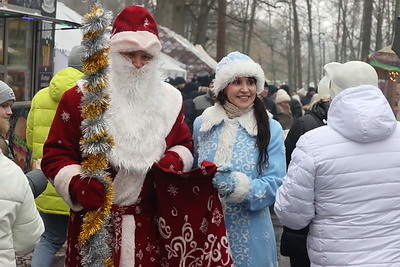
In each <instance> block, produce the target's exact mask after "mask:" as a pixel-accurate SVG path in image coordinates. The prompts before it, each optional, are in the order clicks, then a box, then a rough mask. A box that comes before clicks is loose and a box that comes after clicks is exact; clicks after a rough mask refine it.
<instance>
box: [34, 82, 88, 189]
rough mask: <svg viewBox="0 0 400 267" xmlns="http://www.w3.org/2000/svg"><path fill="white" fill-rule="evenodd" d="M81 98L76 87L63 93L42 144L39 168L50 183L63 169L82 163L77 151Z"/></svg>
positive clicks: (79, 132) (80, 119) (79, 133)
mask: <svg viewBox="0 0 400 267" xmlns="http://www.w3.org/2000/svg"><path fill="white" fill-rule="evenodd" d="M81 98H82V93H81V92H79V91H78V88H77V87H76V86H75V87H73V88H72V89H70V90H68V91H66V92H65V93H64V95H63V97H62V98H61V100H60V103H59V105H58V108H57V111H56V114H55V117H54V120H53V123H52V125H51V128H50V132H49V135H48V138H47V140H46V142H45V143H44V147H43V159H42V162H41V168H42V170H43V172H44V173H45V175H46V176H47V177H48V178H49V179H51V180H52V181H54V177H55V176H56V175H57V174H58V172H59V171H60V170H61V169H62V168H63V167H65V166H68V165H73V164H78V165H79V164H80V162H81V161H82V158H81V153H80V150H79V140H80V138H81V136H82V134H81V129H80V127H81V121H82V116H81V112H80V105H81Z"/></svg>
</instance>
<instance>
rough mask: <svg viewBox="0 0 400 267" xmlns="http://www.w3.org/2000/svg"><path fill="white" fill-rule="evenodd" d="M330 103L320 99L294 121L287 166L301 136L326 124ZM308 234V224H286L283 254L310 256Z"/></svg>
mask: <svg viewBox="0 0 400 267" xmlns="http://www.w3.org/2000/svg"><path fill="white" fill-rule="evenodd" d="M329 104H330V103H329V101H324V100H320V101H319V102H317V103H315V104H314V105H313V106H312V108H311V110H309V111H307V112H306V114H305V115H304V116H302V117H300V118H298V119H296V120H295V121H294V123H293V125H292V127H291V128H290V131H289V133H288V135H287V137H286V139H285V147H286V163H287V166H289V163H290V160H291V157H292V152H293V150H294V149H295V148H296V143H297V141H298V140H299V138H300V136H302V135H303V134H304V133H306V132H308V131H310V130H312V129H315V128H317V127H320V126H324V125H326V120H327V115H328V108H329ZM307 234H308V226H307V227H305V228H303V229H300V230H292V229H290V228H287V227H285V226H284V227H283V232H282V236H281V246H280V251H281V254H282V255H283V256H289V257H290V256H294V255H301V256H303V257H304V258H308V255H307V245H306V242H307Z"/></svg>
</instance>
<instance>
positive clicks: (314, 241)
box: [274, 61, 400, 266]
mask: <svg viewBox="0 0 400 267" xmlns="http://www.w3.org/2000/svg"><path fill="white" fill-rule="evenodd" d="M326 71H327V76H328V77H329V78H330V79H331V81H330V91H331V96H332V97H333V100H332V103H331V105H330V108H329V111H328V120H327V126H322V127H319V128H316V129H314V130H311V131H309V132H307V133H305V134H304V135H303V136H301V137H300V139H299V141H298V142H297V144H296V148H295V150H294V151H293V154H292V160H291V162H290V165H289V168H288V172H287V175H286V177H285V179H284V181H283V184H282V186H281V187H280V188H279V189H278V192H277V197H276V203H275V207H274V210H275V212H276V214H277V216H278V218H279V220H280V222H281V223H282V224H283V225H285V226H286V227H289V228H292V229H301V228H303V227H305V226H307V225H308V224H310V231H309V233H308V237H307V250H308V255H309V257H310V261H311V266H400V253H399V252H400V242H399V240H400V193H399V192H400V160H399V159H400V127H399V122H397V121H396V118H395V117H394V114H393V111H392V110H391V107H390V105H389V103H388V101H387V100H386V98H385V96H384V95H383V93H382V91H381V90H380V89H379V88H377V83H378V77H377V74H376V72H375V70H374V69H373V68H372V67H371V66H370V65H368V64H367V63H364V62H360V61H352V62H348V63H345V64H343V65H342V66H340V67H338V68H337V69H336V70H335V71H333V72H331V73H329V71H328V70H326ZM363 82H364V83H365V84H367V85H359V86H355V85H357V84H356V83H363ZM352 86H355V87H352ZM343 89H345V90H343Z"/></svg>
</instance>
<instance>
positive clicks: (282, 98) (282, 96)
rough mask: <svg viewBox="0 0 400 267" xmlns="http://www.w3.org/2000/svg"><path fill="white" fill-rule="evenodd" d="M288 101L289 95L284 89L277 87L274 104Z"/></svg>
mask: <svg viewBox="0 0 400 267" xmlns="http://www.w3.org/2000/svg"><path fill="white" fill-rule="evenodd" d="M289 101H290V96H289V95H288V93H287V92H286V91H285V90H283V89H279V90H278V92H276V98H275V103H276V104H279V103H282V102H289Z"/></svg>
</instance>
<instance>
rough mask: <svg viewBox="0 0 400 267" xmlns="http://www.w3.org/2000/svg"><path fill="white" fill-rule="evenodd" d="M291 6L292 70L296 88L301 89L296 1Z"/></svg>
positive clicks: (293, 0) (301, 78)
mask: <svg viewBox="0 0 400 267" xmlns="http://www.w3.org/2000/svg"><path fill="white" fill-rule="evenodd" d="M292 6H293V34H294V36H293V44H294V69H295V73H296V80H297V83H296V88H302V87H303V77H302V67H301V44H300V31H299V20H298V17H297V5H296V0H292Z"/></svg>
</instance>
